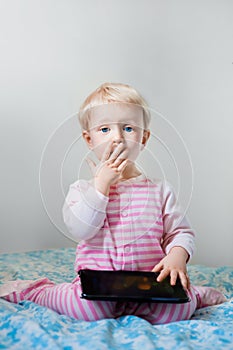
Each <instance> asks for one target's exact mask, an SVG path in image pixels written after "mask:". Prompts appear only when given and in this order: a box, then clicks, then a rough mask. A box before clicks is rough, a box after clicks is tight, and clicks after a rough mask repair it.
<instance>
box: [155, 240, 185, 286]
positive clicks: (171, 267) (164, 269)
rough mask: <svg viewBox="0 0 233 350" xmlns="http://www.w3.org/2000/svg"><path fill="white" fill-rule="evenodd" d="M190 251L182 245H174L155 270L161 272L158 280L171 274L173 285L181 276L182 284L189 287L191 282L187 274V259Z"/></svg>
mask: <svg viewBox="0 0 233 350" xmlns="http://www.w3.org/2000/svg"><path fill="white" fill-rule="evenodd" d="M187 259H188V253H187V252H186V250H185V249H184V248H182V247H174V248H172V249H171V251H170V252H169V254H168V255H167V256H165V257H164V258H163V259H162V260H161V261H160V262H159V263H158V264H157V265H155V267H154V268H153V270H152V271H153V272H160V274H159V276H158V278H157V281H158V282H161V281H162V280H164V278H166V277H167V276H169V275H170V283H171V285H172V286H174V285H175V284H176V280H177V277H178V276H179V278H180V281H181V284H182V286H183V287H184V288H185V289H189V286H190V282H189V277H188V274H187V268H186V261H187Z"/></svg>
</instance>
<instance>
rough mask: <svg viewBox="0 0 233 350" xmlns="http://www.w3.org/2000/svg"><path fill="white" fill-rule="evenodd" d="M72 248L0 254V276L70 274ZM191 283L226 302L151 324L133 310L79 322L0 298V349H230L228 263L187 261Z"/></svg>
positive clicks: (232, 278) (56, 277) (231, 273)
mask: <svg viewBox="0 0 233 350" xmlns="http://www.w3.org/2000/svg"><path fill="white" fill-rule="evenodd" d="M74 257H75V249H73V248H64V249H56V250H45V251H36V252H28V253H15V254H1V255H0V281H1V283H2V282H4V281H6V280H15V279H37V278H40V277H45V276H46V277H48V278H49V279H51V280H53V281H55V282H56V283H60V282H64V281H71V280H72V279H73V278H74V277H75V272H74V271H73V263H74ZM188 269H189V274H190V278H191V282H192V283H193V284H199V285H208V286H213V287H215V288H218V289H220V290H221V291H222V292H223V293H224V294H225V295H226V297H227V298H228V300H229V301H228V302H226V303H224V304H221V305H218V306H212V307H207V308H203V309H200V310H197V311H196V312H195V314H194V316H193V317H192V319H191V320H189V321H181V322H174V323H170V324H166V325H157V326H152V325H151V324H150V323H148V322H147V321H145V320H143V319H140V318H139V317H136V316H123V317H120V318H118V319H108V320H101V321H96V322H85V321H78V320H75V319H72V318H70V317H67V316H64V315H58V314H57V313H56V312H53V311H52V310H49V309H47V308H44V307H41V306H39V305H36V304H35V303H33V302H30V301H23V302H21V303H20V304H12V303H9V302H6V301H5V300H3V299H0V349H24V348H25V349H45V348H46V349H53V350H54V349H67V350H68V349H81V350H82V349H85V350H86V349H87V348H91V349H92V350H97V349H101V350H102V349H106V350H115V349H141V348H143V349H145V350H147V349H148V350H149V349H153V350H154V349H160V350H162V349H172V350H173V349H180V350H182V349H197V348H198V349H203V350H208V349H210V350H213V349H217V350H221V349H224V350H225V349H233V327H232V324H233V301H232V300H230V299H231V298H232V297H233V267H227V266H225V267H219V268H212V267H206V266H199V265H190V266H189V267H188Z"/></svg>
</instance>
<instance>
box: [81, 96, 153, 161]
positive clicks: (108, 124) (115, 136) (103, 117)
mask: <svg viewBox="0 0 233 350" xmlns="http://www.w3.org/2000/svg"><path fill="white" fill-rule="evenodd" d="M83 136H84V138H85V140H86V142H87V144H88V146H89V148H90V149H92V150H93V151H94V152H95V154H96V156H97V158H98V159H99V160H100V159H101V158H102V155H103V153H104V150H105V149H106V146H107V145H108V144H109V143H111V144H112V151H113V150H114V148H116V147H117V145H118V144H119V143H120V142H122V143H123V145H124V148H125V150H126V152H125V154H127V159H129V160H130V161H135V159H136V158H137V157H138V155H139V153H140V151H141V149H142V148H143V145H144V144H145V143H146V141H147V139H148V137H149V132H148V131H145V130H144V121H143V110H142V108H141V107H140V106H137V105H132V104H127V103H126V104H124V103H110V104H104V105H100V106H96V107H94V108H93V109H92V110H91V112H90V121H89V130H88V131H84V132H83Z"/></svg>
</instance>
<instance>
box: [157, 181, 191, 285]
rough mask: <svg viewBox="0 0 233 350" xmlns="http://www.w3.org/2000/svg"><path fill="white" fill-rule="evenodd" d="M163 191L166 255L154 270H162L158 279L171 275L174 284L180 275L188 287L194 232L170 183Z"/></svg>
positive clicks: (163, 243)
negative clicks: (188, 265) (188, 263)
mask: <svg viewBox="0 0 233 350" xmlns="http://www.w3.org/2000/svg"><path fill="white" fill-rule="evenodd" d="M163 193H164V196H163V226H164V236H163V242H162V246H163V249H164V251H165V253H166V256H165V257H164V258H163V259H162V260H161V261H160V263H159V264H157V265H156V266H155V267H154V269H153V271H157V272H158V271H160V275H159V277H158V281H162V280H163V279H164V278H165V277H166V276H168V275H170V278H171V284H172V285H174V284H175V283H176V279H177V277H178V276H179V277H180V280H181V283H182V285H183V287H184V288H188V287H189V278H188V275H187V269H186V263H187V261H188V260H189V259H190V258H191V257H192V255H193V250H194V232H193V230H191V228H190V225H189V223H188V221H187V219H186V218H185V217H184V212H183V211H182V210H181V207H180V206H179V205H178V203H177V200H176V197H175V195H174V192H173V190H172V188H171V187H170V186H169V185H168V184H166V185H165V188H164V191H163Z"/></svg>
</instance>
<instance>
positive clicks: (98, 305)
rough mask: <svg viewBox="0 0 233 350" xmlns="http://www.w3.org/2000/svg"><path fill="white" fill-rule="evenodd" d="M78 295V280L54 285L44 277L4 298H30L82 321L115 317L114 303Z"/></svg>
mask: <svg viewBox="0 0 233 350" xmlns="http://www.w3.org/2000/svg"><path fill="white" fill-rule="evenodd" d="M80 295H81V286H80V284H79V281H76V280H75V281H74V282H73V283H61V284H57V285H56V284H54V283H53V282H51V281H49V280H48V279H47V278H45V279H42V280H39V281H35V282H34V283H32V284H30V286H29V287H28V288H26V289H24V290H22V291H19V292H17V291H15V292H13V293H11V294H9V295H7V296H5V297H4V299H5V300H8V301H10V302H14V303H18V302H19V301H22V300H30V301H33V302H35V303H36V304H38V305H41V306H45V307H48V308H49V309H52V310H54V311H56V312H58V313H59V314H64V315H67V316H70V317H73V318H76V319H79V320H84V321H96V320H100V319H103V318H113V317H115V306H116V303H114V302H106V301H91V300H85V299H82V298H80Z"/></svg>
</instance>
